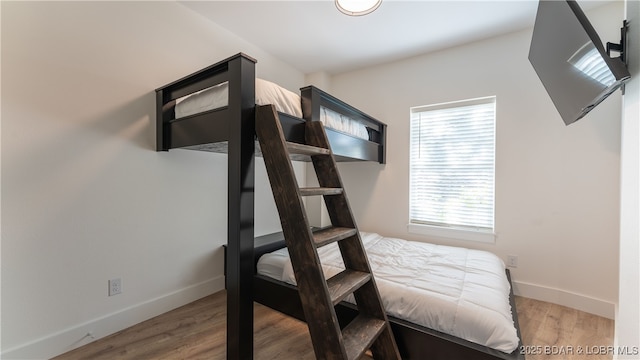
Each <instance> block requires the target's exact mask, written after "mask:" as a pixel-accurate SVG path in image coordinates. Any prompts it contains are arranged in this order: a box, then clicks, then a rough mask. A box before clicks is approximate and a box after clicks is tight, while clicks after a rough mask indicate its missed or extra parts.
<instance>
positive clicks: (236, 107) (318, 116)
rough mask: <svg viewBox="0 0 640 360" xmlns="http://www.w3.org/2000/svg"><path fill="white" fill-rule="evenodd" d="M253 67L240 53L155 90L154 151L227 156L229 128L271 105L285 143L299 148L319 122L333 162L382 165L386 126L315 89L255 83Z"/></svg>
mask: <svg viewBox="0 0 640 360" xmlns="http://www.w3.org/2000/svg"><path fill="white" fill-rule="evenodd" d="M255 64H256V60H255V59H253V58H251V57H249V56H247V55H245V54H242V53H240V54H237V55H235V56H232V57H230V58H228V59H225V60H222V61H220V62H218V63H216V64H214V65H211V66H209V67H207V68H204V69H202V70H200V71H197V72H195V73H193V74H191V75H188V76H186V77H184V78H182V79H179V80H177V81H174V82H172V83H170V84H168V85H165V86H163V87H161V88H158V89H156V150H157V151H168V150H170V149H177V148H184V149H193V150H201V151H211V152H227V150H228V146H229V143H228V141H229V139H230V137H233V136H236V135H235V134H233V131H234V130H233V129H235V128H237V126H236V124H235V123H234V122H235V121H245V122H246V121H250V120H251V119H253V112H254V108H255V105H256V104H257V105H268V104H274V105H275V106H276V109H278V115H279V118H280V123H281V124H282V127H283V130H284V134H285V137H286V138H287V140H288V141H291V142H298V143H304V137H305V122H306V121H322V122H323V123H324V124H325V129H326V132H327V137H328V138H329V142H330V143H331V148H332V151H333V154H334V157H335V158H336V160H337V161H376V162H379V163H381V164H384V163H385V160H386V159H385V153H386V151H385V145H386V130H387V125H386V124H384V123H383V122H381V121H379V120H377V119H375V118H373V117H371V116H369V115H367V114H366V113H364V112H362V111H360V110H358V109H357V108H355V107H353V106H351V105H349V104H347V103H345V102H344V101H342V100H340V99H338V98H336V97H334V96H332V95H330V94H328V93H326V92H324V91H322V90H320V89H318V88H317V87H314V86H307V87H304V88H302V89H301V93H300V95H298V94H295V93H293V92H291V91H288V90H286V89H283V88H281V87H279V86H278V85H275V84H273V83H271V82H268V81H265V80H261V79H256V77H255ZM242 119H244V120H242ZM246 125H247V126H240V128H241V129H245V130H243V131H247V132H252V131H253V130H252V129H253V126H248V125H249V124H246ZM245 135H246V136H247V137H244V139H247V138H248V137H249V135H250V134H245ZM250 136H251V138H252V139H254V140H255V134H252V135H250ZM254 143H255V144H257V143H258V142H257V141H254ZM254 146H256V153H257V154H258V155H259V154H260V149H259V146H257V145H254ZM298 160H307V158H300V159H298Z"/></svg>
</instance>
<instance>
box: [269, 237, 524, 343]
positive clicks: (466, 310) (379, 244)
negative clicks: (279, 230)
mask: <svg viewBox="0 0 640 360" xmlns="http://www.w3.org/2000/svg"><path fill="white" fill-rule="evenodd" d="M362 240H363V243H364V245H365V247H366V249H367V255H368V257H369V262H370V264H371V268H372V270H373V273H374V275H375V277H376V284H377V285H378V289H379V292H380V296H381V297H382V301H383V304H384V307H385V309H386V311H387V313H388V314H389V315H392V316H395V317H397V318H400V319H404V320H408V321H410V322H412V323H415V324H419V325H422V326H425V327H428V328H431V329H434V330H438V331H440V332H443V333H447V334H450V335H453V336H456V337H459V338H462V339H466V340H468V341H471V342H474V343H477V344H481V345H484V346H487V347H490V348H493V349H496V350H500V351H503V352H506V353H511V352H512V351H514V350H515V349H516V348H517V346H518V335H517V331H516V329H515V326H514V324H513V318H512V316H511V305H510V303H509V291H510V284H509V281H508V280H507V277H506V275H505V266H504V263H503V262H502V260H500V258H498V257H497V256H495V255H494V254H491V253H489V252H486V251H479V250H471V249H465V248H457V247H450V246H441V245H433V244H428V243H421V242H414V241H406V240H401V239H395V238H385V237H382V236H380V235H378V234H372V233H362ZM318 253H319V255H320V259H321V261H322V264H323V269H324V272H325V277H326V278H329V277H331V276H333V275H335V274H337V273H339V272H340V271H341V270H342V269H344V265H343V262H342V258H341V255H340V252H339V250H338V247H337V245H336V244H331V245H329V246H325V247H322V248H320V249H319V251H318ZM258 273H260V274H263V275H267V276H270V277H272V278H274V279H277V280H280V281H284V282H287V283H290V284H293V285H295V275H294V273H293V269H292V267H291V262H290V260H289V258H288V252H287V249H286V248H284V249H280V250H278V251H275V252H273V253H271V254H266V255H264V256H262V257H261V258H260V260H259V261H258ZM347 300H348V301H353V299H352V298H351V299H347Z"/></svg>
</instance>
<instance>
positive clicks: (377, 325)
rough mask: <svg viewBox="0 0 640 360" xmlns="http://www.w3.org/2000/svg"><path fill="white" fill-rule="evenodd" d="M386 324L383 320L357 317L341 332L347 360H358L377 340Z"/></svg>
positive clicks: (364, 316)
mask: <svg viewBox="0 0 640 360" xmlns="http://www.w3.org/2000/svg"><path fill="white" fill-rule="evenodd" d="M385 326H386V323H385V322H384V320H380V319H376V318H372V317H369V316H366V315H362V314H360V315H358V316H357V317H356V318H355V319H354V320H353V321H352V322H351V323H349V325H347V327H346V328H345V329H344V331H343V332H342V337H343V339H344V347H345V349H346V350H347V358H348V359H360V357H361V356H362V355H363V354H364V352H365V351H367V349H369V348H370V347H371V345H372V344H373V342H374V341H375V340H376V339H377V338H378V336H379V335H380V333H381V332H382V330H384V328H385Z"/></svg>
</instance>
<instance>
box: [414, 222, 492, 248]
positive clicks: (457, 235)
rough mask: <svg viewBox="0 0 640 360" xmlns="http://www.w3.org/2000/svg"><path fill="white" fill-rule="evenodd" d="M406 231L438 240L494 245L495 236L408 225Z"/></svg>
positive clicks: (490, 233) (487, 232)
mask: <svg viewBox="0 0 640 360" xmlns="http://www.w3.org/2000/svg"><path fill="white" fill-rule="evenodd" d="M407 230H408V231H409V232H410V233H412V234H420V235H428V236H433V237H438V238H446V239H455V240H465V241H474V242H480V243H487V244H495V242H496V234H495V233H494V232H493V231H483V230H469V229H460V228H447V227H441V226H433V225H424V224H408V225H407Z"/></svg>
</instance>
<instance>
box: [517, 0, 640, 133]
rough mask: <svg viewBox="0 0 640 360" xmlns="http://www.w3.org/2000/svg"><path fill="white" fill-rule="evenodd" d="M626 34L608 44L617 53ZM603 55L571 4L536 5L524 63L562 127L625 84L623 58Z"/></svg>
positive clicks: (588, 25)
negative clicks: (532, 73)
mask: <svg viewBox="0 0 640 360" xmlns="http://www.w3.org/2000/svg"><path fill="white" fill-rule="evenodd" d="M625 30H626V28H625V27H623V29H622V38H623V39H622V40H621V44H620V45H616V44H613V45H616V47H615V49H616V50H617V51H620V52H621V53H622V52H623V51H624V49H623V47H624V42H625V37H626V36H625V35H624V32H625ZM607 52H608V51H607V50H606V49H605V47H604V46H603V44H602V41H601V40H600V37H599V36H598V34H597V33H596V31H595V29H594V28H593V26H592V25H591V23H590V22H589V20H588V19H587V17H586V16H585V14H584V12H583V11H582V9H580V6H579V5H578V4H577V3H576V2H575V1H571V0H566V1H558V0H549V1H545V0H541V1H540V2H539V4H538V13H537V15H536V21H535V25H534V28H533V37H532V39H531V47H530V49H529V61H530V62H531V64H532V65H533V68H534V69H535V71H536V73H537V74H538V77H539V78H540V80H541V81H542V84H543V85H544V87H545V89H546V90H547V93H548V94H549V96H550V97H551V100H552V101H553V104H554V105H555V107H556V109H557V110H558V112H559V113H560V116H561V117H562V120H564V122H565V124H566V125H569V124H571V123H573V122H575V121H576V120H578V119H580V118H582V117H583V116H585V115H586V114H587V113H588V112H589V111H590V110H591V109H593V108H594V107H595V106H596V105H598V104H599V103H600V102H601V101H602V100H604V99H605V98H607V96H609V95H610V94H611V93H612V92H614V91H615V90H616V89H618V88H620V86H622V84H623V83H624V82H625V81H626V80H628V79H629V77H630V75H629V70H628V69H627V66H626V64H625V63H624V61H623V60H622V55H621V57H616V58H612V57H611V56H609V55H608V54H607Z"/></svg>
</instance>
